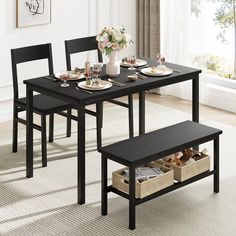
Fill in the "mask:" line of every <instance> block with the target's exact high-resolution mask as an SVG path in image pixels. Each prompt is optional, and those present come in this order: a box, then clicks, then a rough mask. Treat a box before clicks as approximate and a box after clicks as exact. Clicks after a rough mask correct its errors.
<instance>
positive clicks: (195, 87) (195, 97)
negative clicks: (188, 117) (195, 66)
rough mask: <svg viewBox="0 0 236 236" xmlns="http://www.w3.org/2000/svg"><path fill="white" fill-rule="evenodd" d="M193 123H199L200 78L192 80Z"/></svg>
mask: <svg viewBox="0 0 236 236" xmlns="http://www.w3.org/2000/svg"><path fill="white" fill-rule="evenodd" d="M192 121H195V122H199V76H197V77H196V78H194V79H193V80H192Z"/></svg>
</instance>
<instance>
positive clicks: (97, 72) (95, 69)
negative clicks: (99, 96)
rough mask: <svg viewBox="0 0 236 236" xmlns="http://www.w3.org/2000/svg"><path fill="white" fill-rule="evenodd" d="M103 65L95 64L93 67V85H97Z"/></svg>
mask: <svg viewBox="0 0 236 236" xmlns="http://www.w3.org/2000/svg"><path fill="white" fill-rule="evenodd" d="M102 66H103V63H95V64H94V66H93V77H94V83H95V85H99V82H100V77H101V72H102Z"/></svg>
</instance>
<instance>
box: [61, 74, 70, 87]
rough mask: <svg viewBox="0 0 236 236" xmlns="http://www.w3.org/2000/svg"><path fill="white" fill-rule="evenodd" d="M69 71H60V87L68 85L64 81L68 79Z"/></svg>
mask: <svg viewBox="0 0 236 236" xmlns="http://www.w3.org/2000/svg"><path fill="white" fill-rule="evenodd" d="M69 77H70V75H69V72H68V71H63V72H61V73H60V80H62V81H63V83H62V84H61V87H63V88H66V87H69V86H70V85H69V84H68V83H67V82H66V81H67V80H69Z"/></svg>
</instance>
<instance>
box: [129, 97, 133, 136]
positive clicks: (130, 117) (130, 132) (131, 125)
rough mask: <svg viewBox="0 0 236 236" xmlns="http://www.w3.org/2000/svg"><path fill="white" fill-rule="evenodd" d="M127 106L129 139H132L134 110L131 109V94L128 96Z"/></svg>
mask: <svg viewBox="0 0 236 236" xmlns="http://www.w3.org/2000/svg"><path fill="white" fill-rule="evenodd" d="M128 104H129V138H133V137H134V109H133V94H130V95H128Z"/></svg>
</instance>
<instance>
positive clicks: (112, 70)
mask: <svg viewBox="0 0 236 236" xmlns="http://www.w3.org/2000/svg"><path fill="white" fill-rule="evenodd" d="M116 56H117V51H112V52H111V53H110V55H109V62H108V63H107V64H106V74H107V75H108V76H110V77H117V76H118V75H119V74H120V63H119V62H118V61H117V59H116Z"/></svg>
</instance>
